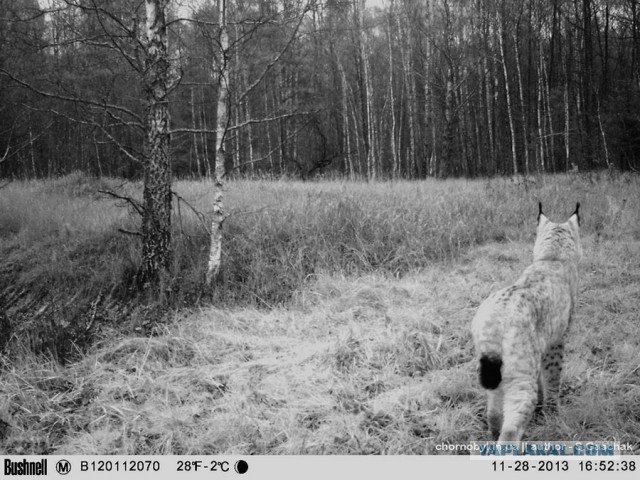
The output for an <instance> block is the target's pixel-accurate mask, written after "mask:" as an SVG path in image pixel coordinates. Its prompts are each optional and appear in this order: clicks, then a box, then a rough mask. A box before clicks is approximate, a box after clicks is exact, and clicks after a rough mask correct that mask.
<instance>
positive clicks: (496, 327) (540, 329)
mask: <svg viewBox="0 0 640 480" xmlns="http://www.w3.org/2000/svg"><path fill="white" fill-rule="evenodd" d="M538 207H539V213H538V227H537V231H536V241H535V245H534V247H533V263H532V264H531V265H530V266H529V267H527V268H526V269H525V270H524V272H523V273H522V275H521V276H520V278H519V279H518V280H517V281H516V282H515V283H514V284H513V285H511V286H509V287H506V288H503V289H502V290H499V291H497V292H495V293H493V294H491V295H490V296H489V297H488V298H487V299H486V300H485V301H484V302H482V304H481V305H480V307H479V308H478V311H477V313H476V315H475V317H474V319H473V322H472V326H471V330H472V333H473V339H474V343H475V349H476V354H477V356H478V358H479V362H480V383H481V384H482V386H483V387H484V388H485V389H487V395H488V399H487V422H488V424H489V431H490V433H491V435H492V437H493V439H494V440H498V441H499V442H510V443H511V442H519V441H520V440H521V438H522V435H523V433H524V429H525V428H526V426H527V424H528V423H529V420H530V419H531V416H532V414H533V412H534V410H535V408H536V405H537V406H539V407H540V408H546V409H548V410H550V411H554V410H555V409H556V408H557V404H558V395H559V390H560V374H561V371H562V361H563V353H564V337H565V332H566V331H567V328H568V326H569V324H570V323H571V318H572V316H573V311H574V307H575V305H576V297H577V293H578V270H577V264H578V261H579V259H580V257H581V255H582V249H581V246H580V235H579V228H580V215H579V213H578V210H579V209H580V203H578V204H577V205H576V209H575V211H574V212H573V214H572V215H571V217H570V218H569V219H568V220H567V221H566V222H565V223H554V222H551V221H549V220H548V219H547V217H546V216H545V215H544V214H543V213H542V203H539V205H538Z"/></svg>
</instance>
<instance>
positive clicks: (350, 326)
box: [0, 175, 640, 454]
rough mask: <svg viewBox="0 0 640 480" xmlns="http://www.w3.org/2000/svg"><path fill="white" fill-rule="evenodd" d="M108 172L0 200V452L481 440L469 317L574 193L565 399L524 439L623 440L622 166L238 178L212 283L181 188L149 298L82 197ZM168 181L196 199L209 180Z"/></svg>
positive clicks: (634, 296) (131, 251) (639, 384)
mask: <svg viewBox="0 0 640 480" xmlns="http://www.w3.org/2000/svg"><path fill="white" fill-rule="evenodd" d="M116 186H118V184H117V182H116V181H114V180H103V181H98V180H92V179H87V178H84V177H81V176H70V177H65V178H62V179H59V180H57V181H54V182H46V183H40V182H28V183H18V182H14V183H13V184H11V185H9V186H8V187H5V188H4V189H3V190H2V192H1V193H0V255H1V256H0V289H1V290H0V307H1V308H0V312H2V313H3V314H4V316H3V317H2V318H0V320H1V322H0V327H1V328H2V329H3V332H2V335H3V339H2V341H3V343H4V344H5V345H4V349H5V353H6V354H5V355H4V356H2V357H0V359H1V361H2V370H1V372H0V392H1V395H0V451H2V452H7V453H34V454H35V453H76V454H92V453H96V454H114V453H123V454H156V453H157V454H169V453H174V454H196V453H204V454H213V453H256V454H339V453H342V454H347V453H348V454H373V453H390V454H400V453H405V454H425V453H427V454H433V453H438V452H437V451H436V445H438V444H440V443H465V442H467V441H470V440H485V439H486V434H485V425H484V420H483V408H484V397H483V393H482V391H481V389H480V388H479V386H478V383H477V379H476V373H475V363H474V362H473V361H472V349H471V341H470V334H469V331H468V323H469V321H470V319H471V317H472V315H473V312H474V309H475V308H476V307H477V306H478V304H479V303H480V301H481V300H482V299H483V298H484V297H485V296H486V295H487V294H488V293H489V292H490V291H492V290H494V289H496V288H497V287H499V286H501V285H504V284H506V283H508V282H510V281H512V280H513V279H514V278H515V277H516V276H517V275H518V274H519V272H520V271H521V270H522V268H524V266H525V265H526V264H527V263H528V262H529V261H530V258H531V249H532V241H533V236H534V229H535V217H536V214H537V207H536V205H537V201H538V199H540V200H542V201H543V202H544V205H545V212H547V214H548V216H549V217H550V218H551V219H556V220H563V219H564V218H565V217H566V215H567V214H568V213H569V212H570V211H571V210H572V209H573V207H574V205H575V201H577V200H579V201H581V202H582V208H581V210H583V212H582V213H583V238H584V252H585V256H584V260H583V262H582V265H581V269H582V273H583V275H582V285H581V293H580V304H579V306H578V309H577V317H576V319H575V322H574V324H573V325H572V327H571V331H570V340H569V343H568V351H567V355H566V357H567V368H566V373H565V382H564V387H563V392H562V405H561V407H560V411H559V414H558V415H554V416H548V417H545V416H542V417H540V418H538V419H537V420H536V422H535V424H534V425H532V426H531V427H530V428H529V429H528V431H527V437H528V438H530V439H538V440H614V439H615V440H617V441H620V442H631V443H634V444H635V445H636V453H639V452H640V446H639V442H640V348H639V346H640V334H639V328H638V324H637V321H638V320H637V310H638V306H639V305H640V218H639V217H640V179H639V178H637V177H635V176H622V177H620V178H615V179H612V178H610V177H609V176H607V175H599V176H598V175H592V176H590V177H589V176H554V177H542V178H539V179H538V180H537V183H536V184H533V185H528V186H527V187H526V188H525V186H522V185H520V186H519V185H516V184H513V183H511V182H509V181H506V180H502V179H494V180H490V181H487V180H485V181H481V180H478V181H466V180H448V181H441V182H436V181H426V182H398V183H380V184H360V183H342V182H320V183H298V182H288V181H282V182H257V181H253V182H250V181H236V182H233V183H231V184H230V185H229V191H228V193H227V201H228V204H229V205H230V206H232V207H233V214H232V216H231V217H230V218H229V219H228V220H227V222H226V246H227V249H226V256H225V268H226V270H225V272H226V273H225V277H224V278H223V279H222V281H221V283H220V285H218V291H217V292H216V293H214V294H211V293H209V292H204V291H202V288H201V286H200V285H201V281H202V278H203V276H204V268H205V266H204V265H202V262H203V259H204V257H205V251H206V246H207V245H206V231H205V229H204V227H203V225H202V224H201V223H200V221H199V220H198V218H197V216H196V215H195V214H194V213H193V211H192V210H191V209H190V207H189V206H187V204H186V203H183V202H182V203H181V207H180V211H179V212H178V211H177V209H176V217H175V221H174V224H175V228H176V240H175V242H176V245H175V247H176V255H175V272H174V273H173V274H172V276H171V278H167V279H166V289H165V295H164V296H163V297H162V298H160V299H158V300H156V301H155V302H152V303H151V304H150V303H149V301H142V299H138V298H136V297H135V294H134V292H131V282H130V281H131V275H132V273H133V272H134V271H135V265H136V261H137V244H136V242H137V241H138V240H137V238H136V237H135V236H134V235H129V234H124V233H121V232H119V231H118V228H120V229H124V230H127V231H133V230H135V228H136V227H135V225H136V221H135V218H131V217H130V215H129V212H128V210H127V209H126V208H119V207H118V206H117V202H116V203H114V201H113V200H112V199H108V198H105V197H104V196H101V195H99V194H97V193H96V190H98V189H106V188H115V187H116ZM137 189H138V186H136V185H125V186H123V187H122V188H120V190H119V191H120V192H121V193H128V194H131V195H133V194H134V193H135V192H136V191H137ZM176 190H177V191H178V193H179V194H180V195H181V196H182V197H183V198H185V199H187V201H188V202H189V204H190V205H191V206H193V207H195V209H197V210H199V211H202V212H204V213H206V210H207V208H208V207H207V202H208V201H209V199H210V198H211V194H210V188H209V185H208V184H206V183H199V182H179V183H178V184H177V185H176ZM178 233H179V234H178ZM147 300H148V299H147ZM212 304H214V305H215V306H211V305H212ZM0 316H2V315H0Z"/></svg>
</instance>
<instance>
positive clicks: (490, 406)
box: [487, 388, 503, 441]
mask: <svg viewBox="0 0 640 480" xmlns="http://www.w3.org/2000/svg"><path fill="white" fill-rule="evenodd" d="M502 401H503V395H502V388H498V389H496V390H489V391H488V392H487V423H488V424H489V433H490V434H491V438H492V439H493V440H494V441H495V440H498V437H499V436H500V431H501V430H502Z"/></svg>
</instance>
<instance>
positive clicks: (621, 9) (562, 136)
mask: <svg viewBox="0 0 640 480" xmlns="http://www.w3.org/2000/svg"><path fill="white" fill-rule="evenodd" d="M147 3H150V2H147ZM151 3H156V4H157V5H158V8H160V9H162V14H163V15H162V20H163V23H164V25H163V26H162V27H163V31H164V34H165V35H166V38H165V40H164V43H165V47H166V48H165V57H164V59H163V60H162V62H156V63H153V62H150V61H149V58H150V57H149V55H148V52H147V51H146V50H145V48H147V45H146V44H145V42H143V41H142V40H141V36H142V32H143V31H144V28H143V26H144V22H145V20H146V14H145V6H144V2H141V1H132V0H108V1H100V2H98V1H95V0H40V1H38V0H2V1H1V2H0V10H1V11H2V12H3V13H2V14H1V15H0V25H1V29H0V44H1V47H0V51H1V55H0V108H1V109H2V115H1V116H0V177H4V178H20V179H25V178H43V177H57V176H60V175H64V174H68V173H70V172H73V171H83V172H85V173H88V174H91V175H95V176H108V177H124V178H129V179H137V178H142V177H143V175H144V168H143V165H144V161H145V158H144V157H145V155H146V153H145V147H144V139H145V135H147V133H146V130H145V128H144V122H145V115H146V112H147V111H148V110H147V109H148V100H147V97H146V96H145V95H146V93H145V89H147V90H148V85H149V82H148V81H147V80H148V77H149V71H150V68H149V65H155V66H158V65H162V68H161V70H162V74H163V75H164V76H165V77H166V79H165V80H166V81H164V84H163V85H164V86H163V88H165V89H166V92H165V93H166V97H163V100H162V101H163V104H166V105H167V106H168V113H167V117H166V118H167V123H168V125H166V132H167V138H168V140H167V142H168V146H167V148H168V152H169V153H168V155H169V163H170V172H169V174H170V175H171V176H173V177H176V178H200V177H208V178H211V177H212V176H213V175H214V173H213V172H214V170H215V164H216V151H217V150H218V148H217V145H218V144H217V141H218V137H223V138H222V140H220V141H221V144H222V147H223V155H222V156H221V158H224V162H223V163H224V165H223V168H224V176H225V177H234V176H242V177H256V176H257V177H261V178H263V177H266V178H274V177H275V178H281V177H283V176H285V177H294V178H302V179H308V178H312V177H314V176H331V177H332V178H333V177H348V178H352V179H354V178H359V179H367V180H372V179H389V178H405V179H418V178H426V177H438V178H445V177H478V176H495V175H525V176H526V175H534V174H539V173H547V172H565V171H576V170H579V171H589V170H595V169H610V170H613V169H616V170H623V171H624V170H637V169H639V168H640V160H639V155H638V151H639V149H640V118H639V116H638V112H639V111H640V108H639V107H640V105H639V103H640V95H639V93H640V68H639V66H640V59H639V48H640V39H639V36H640V31H639V30H640V29H639V24H640V20H639V16H640V12H639V7H638V2H637V1H636V0H571V1H570V0H552V1H534V0H523V1H520V0H422V1H418V0H411V1H398V0H395V1H394V0H384V1H377V2H371V1H369V2H365V1H364V0H324V1H323V0H282V1H267V0H237V1H230V0H227V1H225V0H218V1H184V0H182V1H171V2H168V1H159V2H151ZM222 32H224V37H225V39H224V41H222V40H223V38H222V37H223V35H222ZM145 62H146V63H145ZM223 72H224V74H225V76H224V79H225V81H224V82H221V81H220V80H221V78H223V77H222V73H223ZM145 78H147V80H145ZM220 85H223V87H224V90H225V91H224V92H221V90H222V89H221V88H220ZM221 93H222V94H223V95H221ZM220 98H223V101H224V102H225V104H226V105H225V106H226V110H227V111H226V112H224V113H225V115H224V118H219V117H220V112H219V109H218V104H219V100H220Z"/></svg>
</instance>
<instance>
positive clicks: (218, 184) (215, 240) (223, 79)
mask: <svg viewBox="0 0 640 480" xmlns="http://www.w3.org/2000/svg"><path fill="white" fill-rule="evenodd" d="M218 9H219V10H218V11H219V18H220V49H221V51H220V65H218V105H217V115H216V166H215V170H214V198H213V218H212V219H211V247H210V249H209V264H208V267H207V276H206V281H207V284H208V285H211V284H212V283H213V281H214V280H215V279H217V278H218V276H219V275H220V269H221V264H222V222H223V221H224V218H225V215H224V209H223V207H224V204H223V191H222V187H223V178H224V174H225V166H224V160H225V152H224V137H225V134H226V132H227V125H228V123H229V110H228V106H227V95H228V92H229V63H228V58H227V55H228V50H229V33H228V32H227V16H226V13H227V12H226V0H218Z"/></svg>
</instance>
